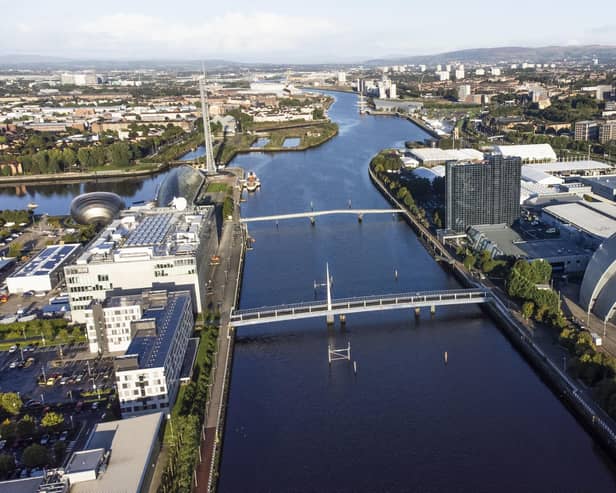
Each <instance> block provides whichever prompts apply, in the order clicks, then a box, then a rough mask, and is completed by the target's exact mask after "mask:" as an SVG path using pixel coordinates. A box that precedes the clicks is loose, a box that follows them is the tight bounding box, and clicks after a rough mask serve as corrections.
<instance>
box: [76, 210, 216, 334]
mask: <svg viewBox="0 0 616 493" xmlns="http://www.w3.org/2000/svg"><path fill="white" fill-rule="evenodd" d="M180 205H181V207H179V208H172V207H160V208H148V207H136V208H131V209H128V210H125V211H122V212H121V213H120V217H119V218H118V219H115V220H114V221H112V222H111V223H110V224H109V225H108V226H107V227H106V228H105V229H104V230H103V231H102V232H101V233H100V234H99V235H98V236H97V237H96V238H95V239H94V240H93V241H92V242H91V243H90V244H89V245H88V248H87V249H86V250H85V251H84V252H83V253H82V254H81V255H80V256H79V257H78V258H77V259H76V261H75V262H74V264H73V265H70V266H66V267H65V268H64V272H65V276H66V287H67V291H68V295H69V302H70V306H71V313H72V317H73V321H76V322H79V323H85V322H86V318H85V312H86V310H87V309H88V308H89V306H90V303H91V301H92V300H101V301H102V300H104V299H105V298H106V296H107V293H108V292H109V291H111V290H113V289H127V290H128V289H146V288H152V287H153V288H154V289H178V288H182V289H189V290H190V291H191V293H192V297H193V305H194V306H195V307H196V310H197V311H198V312H201V311H202V309H203V305H204V302H205V294H206V293H205V286H206V284H207V281H208V274H209V269H210V266H209V260H210V256H211V255H213V254H214V253H215V252H216V249H217V247H218V234H217V228H216V219H215V215H214V207H212V206H203V207H188V208H184V206H185V205H186V204H185V202H184V203H182V204H180Z"/></svg>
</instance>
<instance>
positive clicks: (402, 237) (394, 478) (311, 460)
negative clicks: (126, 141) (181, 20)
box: [0, 94, 616, 493]
mask: <svg viewBox="0 0 616 493" xmlns="http://www.w3.org/2000/svg"><path fill="white" fill-rule="evenodd" d="M335 97H336V98H337V102H336V103H335V104H334V105H333V107H332V108H331V109H330V116H331V117H332V118H333V119H334V120H335V121H336V122H338V124H339V125H340V135H338V136H337V137H335V138H334V139H333V140H331V141H330V142H328V143H326V144H324V145H323V146H321V147H319V148H316V149H312V150H309V151H306V152H289V153H280V154H250V155H241V156H238V157H237V158H236V159H235V160H234V162H233V164H234V165H239V166H243V167H245V168H246V169H247V170H253V171H255V172H256V173H257V175H258V176H259V177H260V179H261V183H262V189H261V190H260V191H258V192H257V193H254V194H251V195H249V196H248V200H247V202H245V203H244V204H242V213H243V215H245V216H260V215H268V214H274V213H286V212H296V211H307V210H309V209H310V206H311V204H312V206H313V207H314V209H315V210H319V209H332V208H344V207H348V201H349V200H351V203H352V206H353V207H362V208H384V207H388V204H387V203H386V202H385V200H384V199H383V198H382V197H381V195H380V194H379V193H378V192H377V191H376V190H375V189H374V187H373V185H372V184H371V183H370V181H369V179H368V174H367V165H368V162H369V160H370V158H371V157H372V155H374V154H375V153H376V152H378V151H379V150H381V149H382V148H384V147H389V146H398V145H402V144H403V142H404V141H405V140H421V139H423V138H424V137H425V135H424V134H423V132H422V131H421V130H420V129H418V128H417V127H416V126H414V125H412V124H411V123H409V122H407V121H405V120H402V119H396V118H386V117H370V116H362V117H360V116H359V115H358V114H357V109H356V107H355V103H356V101H355V97H354V96H353V95H349V94H336V95H335ZM199 152H202V150H201V149H198V150H197V153H199ZM164 176H165V175H164V174H162V175H158V176H156V177H151V178H147V179H145V180H131V181H129V180H124V181H122V182H119V183H118V182H112V183H110V182H105V183H101V182H99V183H95V182H90V183H85V184H81V185H40V186H26V187H21V186H20V187H11V188H0V208H2V209H4V208H24V207H26V204H27V203H28V202H30V201H34V202H36V203H38V204H39V208H38V209H37V212H48V213H50V214H66V213H67V212H68V208H69V204H70V200H71V199H72V198H73V196H74V195H76V194H78V193H80V192H83V191H92V190H108V191H113V192H116V193H118V194H120V195H121V196H122V197H124V199H125V200H126V202H127V203H131V202H135V201H140V200H149V199H151V198H153V196H154V193H155V190H156V189H157V187H158V184H159V183H160V182H161V181H162V180H163V179H164ZM250 233H251V235H252V236H253V237H254V238H255V239H256V243H255V245H254V246H255V248H254V250H253V251H250V252H248V254H247V259H246V268H245V275H244V280H243V285H242V296H241V307H243V308H248V307H255V306H262V305H272V304H279V303H290V302H298V301H306V300H311V299H314V298H315V296H317V297H319V298H324V297H325V293H324V292H323V291H322V290H318V291H317V292H316V294H315V291H314V285H313V283H314V281H317V282H321V281H323V280H324V278H325V263H326V262H329V266H330V270H331V273H332V275H333V278H334V285H333V295H334V297H336V298H341V297H346V296H355V295H366V294H376V293H391V292H404V291H416V290H426V289H443V288H455V287H458V284H457V283H456V281H455V280H454V279H453V278H452V277H450V276H449V275H448V274H446V273H445V272H444V271H443V270H442V269H441V268H440V267H439V266H438V265H437V264H436V263H435V262H434V261H433V260H432V258H431V257H430V256H429V255H428V254H427V253H426V252H425V250H424V249H423V247H422V246H421V245H420V244H419V243H418V241H417V239H416V237H415V235H414V234H413V232H412V231H411V229H410V228H409V227H408V226H407V225H406V224H405V223H404V222H402V221H400V220H397V219H394V218H392V217H391V216H389V215H385V216H366V217H365V218H364V222H363V223H361V224H359V223H358V222H357V221H356V219H355V218H353V217H352V216H344V217H329V218H318V220H317V224H316V226H315V227H311V226H310V225H309V222H308V220H296V221H292V222H281V223H280V225H279V227H278V228H276V226H275V225H274V224H268V223H255V224H252V225H251V226H250ZM394 270H398V272H399V277H398V280H397V281H396V280H395V278H394V274H393V273H394ZM347 342H350V343H351V356H352V360H354V361H356V362H357V368H358V372H357V374H356V375H355V374H354V373H353V370H352V366H351V365H350V364H349V363H348V362H343V361H338V362H334V363H333V364H332V365H331V367H330V366H329V365H328V363H327V346H328V344H332V345H334V346H336V347H342V346H346V344H347ZM445 351H447V352H448V356H449V357H448V363H447V364H445V363H444V358H443V354H444V352H445ZM227 412H228V414H227V426H226V430H225V435H224V447H223V455H222V461H221V476H220V482H219V490H220V491H221V492H223V493H227V492H245V491H253V492H262V491H263V492H266V491H274V492H277V491H283V492H288V491H293V492H313V491H314V492H330V491H332V492H333V491H335V492H379V491H389V492H403V491H421V492H445V491H446V492H453V491H455V492H465V491H468V492H482V491H485V492H492V491H499V492H500V491H506V492H508V491H516V492H517V491H524V492H529V491H537V492H539V491H541V492H546V491H550V492H551V491H554V492H574V491H575V492H577V491H593V492H602V491H615V490H616V474H615V472H614V469H613V465H612V463H611V462H610V461H609V460H608V459H606V458H605V456H604V455H603V453H602V452H601V450H600V449H598V447H597V446H596V445H595V444H594V443H593V441H592V439H591V438H590V437H589V436H588V435H587V434H586V432H585V431H584V429H583V428H582V427H581V426H580V425H579V424H578V423H577V422H576V420H575V419H574V418H573V417H572V416H571V414H570V413H569V412H568V411H567V410H566V409H565V408H564V406H563V405H562V404H561V403H560V402H559V401H558V400H557V399H556V398H555V397H554V395H553V394H552V393H551V391H550V390H549V389H548V388H547V387H546V386H545V385H544V384H543V382H542V381H541V380H540V379H539V377H538V376H537V375H536V374H535V373H534V372H533V371H532V370H531V369H530V367H529V366H528V365H527V364H526V362H525V361H524V360H523V359H522V358H521V357H520V356H519V355H518V353H517V352H516V351H515V350H514V349H513V348H512V347H511V346H510V344H509V343H508V342H507V340H506V339H505V338H504V336H503V335H502V334H501V333H500V331H499V330H498V328H497V327H495V325H494V324H493V323H492V322H491V320H489V319H488V318H486V317H485V316H484V315H483V314H482V312H481V311H480V310H479V309H477V308H473V307H464V308H450V309H447V308H442V309H439V310H438V312H437V314H436V315H435V316H434V317H430V315H429V314H428V313H427V312H425V313H422V315H421V317H420V318H419V319H418V320H416V319H415V318H414V316H413V314H411V313H406V312H383V313H380V314H365V315H355V316H349V317H348V320H347V326H346V328H345V329H344V330H341V328H340V327H339V326H338V325H337V326H336V328H335V329H329V330H328V329H327V328H326V327H325V321H324V320H307V321H298V322H291V323H283V324H271V325H264V326H257V327H246V328H241V329H239V330H238V335H237V342H236V346H235V357H234V362H233V373H232V380H231V388H230V397H229V407H228V411H227Z"/></svg>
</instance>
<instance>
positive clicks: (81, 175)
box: [0, 163, 171, 187]
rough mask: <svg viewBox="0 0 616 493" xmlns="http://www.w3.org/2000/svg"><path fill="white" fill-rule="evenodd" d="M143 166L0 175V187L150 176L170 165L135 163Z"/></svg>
mask: <svg viewBox="0 0 616 493" xmlns="http://www.w3.org/2000/svg"><path fill="white" fill-rule="evenodd" d="M136 166H139V167H143V168H142V169H136V170H135V169H130V168H126V169H113V170H107V171H84V172H68V173H58V174H43V175H40V174H39V175H16V176H3V177H0V187H1V186H9V185H16V184H41V183H80V182H83V181H84V180H94V181H99V180H105V179H118V178H130V177H140V176H150V175H155V174H157V173H162V172H164V171H167V170H168V169H169V168H170V167H171V165H170V164H169V163H157V164H151V165H147V166H146V165H143V164H139V165H136Z"/></svg>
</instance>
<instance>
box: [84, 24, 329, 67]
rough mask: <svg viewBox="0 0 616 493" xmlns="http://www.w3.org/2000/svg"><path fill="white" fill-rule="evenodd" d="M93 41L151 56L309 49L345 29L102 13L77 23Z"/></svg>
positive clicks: (107, 47) (110, 49)
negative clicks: (178, 19) (81, 23)
mask: <svg viewBox="0 0 616 493" xmlns="http://www.w3.org/2000/svg"><path fill="white" fill-rule="evenodd" d="M77 31H78V34H79V36H80V37H82V38H83V39H84V41H86V43H87V44H88V46H91V47H97V46H104V48H105V50H106V51H108V52H115V53H124V54H127V50H129V51H131V52H134V54H141V55H144V54H145V52H149V55H150V56H160V55H170V54H176V55H182V56H184V57H186V56H199V55H206V56H208V57H219V56H220V57H222V56H229V55H231V56H242V55H248V56H249V55H256V54H259V55H262V54H269V53H285V52H290V51H296V50H300V49H302V50H304V49H306V48H309V47H311V46H312V45H314V44H320V43H321V40H323V39H324V38H327V37H328V36H334V35H336V33H337V32H339V30H338V29H337V27H336V26H335V25H334V24H333V23H332V22H331V21H329V20H327V19H323V18H319V17H305V16H289V15H280V14H271V13H257V14H243V13H227V14H225V15H222V16H217V17H213V18H211V19H209V20H207V21H201V22H200V21H194V22H190V21H182V22H173V21H166V20H165V19H162V18H160V17H153V16H149V15H140V14H124V13H120V14H114V15H107V16H102V17H99V18H97V19H95V20H93V21H91V22H88V23H85V24H83V25H81V26H80V27H78V28H77Z"/></svg>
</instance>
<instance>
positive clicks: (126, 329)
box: [85, 289, 167, 354]
mask: <svg viewBox="0 0 616 493" xmlns="http://www.w3.org/2000/svg"><path fill="white" fill-rule="evenodd" d="M166 303H167V291H165V290H160V291H152V290H149V289H147V290H144V291H141V292H140V293H139V294H117V295H114V296H109V297H108V298H106V299H105V300H104V301H100V300H92V302H91V303H90V307H89V308H88V309H87V310H86V311H85V317H86V335H87V336H88V343H89V346H90V352H91V353H97V352H100V353H104V354H106V353H115V352H119V351H126V349H128V346H129V345H130V342H131V340H132V338H133V336H134V324H133V322H135V321H137V320H140V319H141V317H142V315H143V312H144V311H146V310H148V309H150V308H154V307H156V306H159V307H160V306H163V307H164V306H165V305H166Z"/></svg>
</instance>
